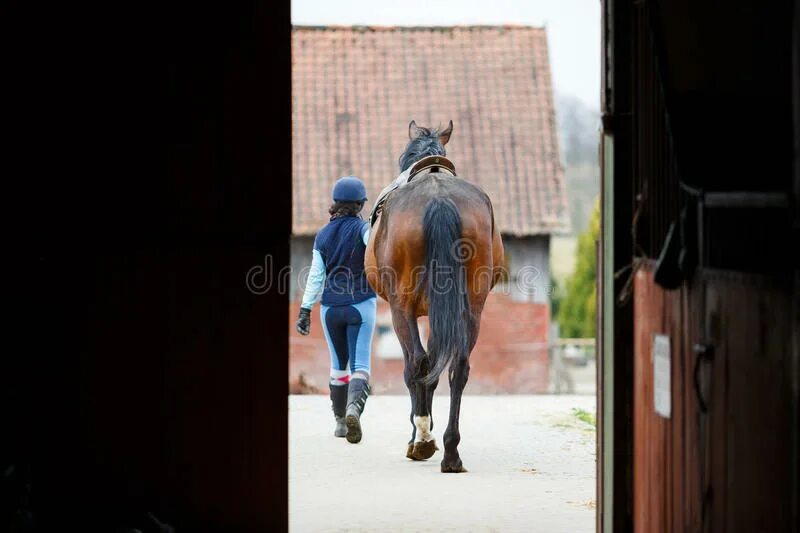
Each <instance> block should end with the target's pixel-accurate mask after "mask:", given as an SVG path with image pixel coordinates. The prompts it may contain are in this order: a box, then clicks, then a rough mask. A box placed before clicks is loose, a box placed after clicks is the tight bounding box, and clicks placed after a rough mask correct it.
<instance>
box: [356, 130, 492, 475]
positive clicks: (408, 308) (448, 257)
mask: <svg viewBox="0 0 800 533" xmlns="http://www.w3.org/2000/svg"><path fill="white" fill-rule="evenodd" d="M452 131H453V121H452V120H451V121H450V124H449V126H448V127H447V128H446V129H444V130H442V131H439V130H438V129H434V128H425V127H419V126H417V125H416V123H415V122H414V121H412V122H411V123H410V124H409V128H408V136H409V142H408V145H407V147H406V149H405V151H404V152H403V154H402V155H401V156H400V159H399V161H398V163H399V166H400V171H401V172H403V171H405V170H407V169H409V168H410V167H411V166H412V165H413V164H414V163H415V162H417V161H419V160H420V159H422V158H424V157H427V156H432V155H439V156H445V155H446V153H445V149H444V146H445V145H446V144H447V142H448V141H449V140H450V135H451V133H452ZM503 253H504V252H503V243H502V239H501V238H500V232H499V230H498V228H497V227H496V226H495V223H494V212H493V209H492V202H491V201H490V200H489V197H488V196H487V194H486V193H485V192H483V190H482V189H480V188H479V187H477V186H476V185H474V184H472V183H470V182H468V181H465V180H463V179H460V178H458V177H455V176H454V175H451V174H450V173H446V172H443V171H441V170H439V171H429V172H428V173H427V174H420V175H418V176H416V177H415V178H414V179H413V180H411V181H410V182H409V183H408V184H406V185H404V186H403V187H401V188H399V189H397V190H395V191H394V192H393V193H392V194H391V195H390V196H389V197H388V199H387V200H386V202H385V203H384V204H383V207H382V209H381V212H380V215H379V217H378V219H377V220H376V221H375V224H374V226H373V227H372V230H371V231H370V238H369V242H368V244H367V249H366V253H365V257H364V264H365V270H366V274H367V280H368V282H369V284H370V286H371V287H372V288H373V289H374V290H375V292H376V293H378V295H380V296H381V297H382V298H383V299H384V300H386V301H387V302H389V305H390V307H391V312H392V323H393V325H394V330H395V333H396V334H397V337H398V339H399V340H400V344H401V345H402V349H403V355H404V360H405V370H404V372H403V377H404V378H405V383H406V386H407V387H408V391H409V394H410V395H411V416H410V420H411V424H412V430H411V440H410V441H409V443H408V448H407V451H406V456H407V457H408V458H410V459H412V460H415V461H421V460H426V459H429V458H430V457H432V456H433V454H434V453H435V452H436V450H438V447H437V446H436V441H435V439H434V438H433V435H432V433H431V432H432V430H433V420H432V417H431V406H432V402H433V393H434V390H435V389H436V386H437V385H438V382H439V376H440V375H441V373H442V371H443V370H444V368H445V367H447V365H448V364H449V365H450V366H449V372H448V377H449V382H450V416H449V419H448V423H447V429H446V430H445V432H444V458H443V459H442V463H441V471H442V472H465V471H466V469H464V467H463V465H462V461H461V458H460V457H459V454H458V443H459V441H460V440H461V435H460V433H459V429H458V420H459V414H460V410H461V395H462V393H463V391H464V387H465V385H466V384H467V378H468V377H469V368H470V367H469V356H470V353H471V352H472V349H473V348H474V347H475V342H476V341H477V340H478V330H479V328H480V321H481V312H482V311H483V306H484V303H485V302H486V297H487V296H488V294H489V291H490V290H491V289H492V287H494V285H495V284H496V283H497V281H498V280H499V278H500V276H501V274H502V269H503ZM421 316H428V323H429V335H428V343H427V350H426V349H425V348H424V347H423V346H422V342H421V340H420V335H419V328H418V325H417V319H418V318H419V317H421Z"/></svg>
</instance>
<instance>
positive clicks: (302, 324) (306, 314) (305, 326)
mask: <svg viewBox="0 0 800 533" xmlns="http://www.w3.org/2000/svg"><path fill="white" fill-rule="evenodd" d="M297 331H298V333H300V335H308V334H309V333H310V332H311V309H306V308H305V307H301V308H300V314H299V315H298V316H297Z"/></svg>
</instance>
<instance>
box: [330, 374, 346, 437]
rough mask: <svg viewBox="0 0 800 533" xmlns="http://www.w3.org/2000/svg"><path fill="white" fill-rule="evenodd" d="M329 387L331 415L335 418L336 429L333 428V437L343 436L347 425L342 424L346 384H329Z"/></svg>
mask: <svg viewBox="0 0 800 533" xmlns="http://www.w3.org/2000/svg"><path fill="white" fill-rule="evenodd" d="M330 388H331V407H332V409H333V416H334V417H335V418H336V429H335V430H333V436H334V437H344V436H345V434H346V433H347V427H345V425H344V413H345V409H346V408H347V385H333V384H331V385H330Z"/></svg>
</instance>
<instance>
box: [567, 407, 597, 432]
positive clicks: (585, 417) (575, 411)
mask: <svg viewBox="0 0 800 533" xmlns="http://www.w3.org/2000/svg"><path fill="white" fill-rule="evenodd" d="M572 415H573V416H574V417H575V418H577V419H578V420H580V421H581V422H585V423H587V424H589V425H590V426H592V427H593V428H596V427H597V419H596V418H595V416H594V413H590V412H589V411H587V410H586V409H579V408H577V407H573V408H572Z"/></svg>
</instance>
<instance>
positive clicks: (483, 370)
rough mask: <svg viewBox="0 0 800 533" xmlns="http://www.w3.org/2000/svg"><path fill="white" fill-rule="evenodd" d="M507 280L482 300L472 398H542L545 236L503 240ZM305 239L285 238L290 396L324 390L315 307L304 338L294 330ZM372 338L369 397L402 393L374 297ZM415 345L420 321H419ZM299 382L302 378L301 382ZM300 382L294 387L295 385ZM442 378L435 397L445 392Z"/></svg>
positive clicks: (382, 308) (384, 314)
mask: <svg viewBox="0 0 800 533" xmlns="http://www.w3.org/2000/svg"><path fill="white" fill-rule="evenodd" d="M504 244H505V246H506V253H507V259H508V261H507V268H508V271H509V277H508V280H507V281H506V282H505V283H502V284H499V285H498V286H497V287H495V290H494V291H492V293H491V294H490V295H489V298H488V299H487V302H486V305H485V307H484V310H483V315H482V317H481V331H480V336H479V339H478V343H477V345H476V346H475V350H474V351H473V352H472V355H471V357H470V365H471V371H470V379H469V383H468V384H467V389H466V390H467V392H468V393H472V394H495V393H519V394H525V393H542V392H546V391H547V387H548V383H549V365H548V351H547V342H548V333H549V329H550V304H549V297H550V292H549V287H550V272H549V267H548V246H549V238H548V237H529V238H507V239H506V240H504ZM312 245H313V238H312V237H295V238H293V239H292V280H291V282H290V290H291V291H292V292H291V294H290V301H291V302H292V303H291V305H290V309H289V313H290V328H289V329H290V331H289V354H290V355H289V357H290V364H289V374H290V384H291V387H292V391H293V392H315V391H316V392H322V393H325V392H326V391H327V383H328V375H329V370H330V363H329V360H330V356H329V354H328V347H327V345H326V343H325V338H324V335H323V333H322V325H321V323H320V320H319V307H318V306H317V307H315V309H314V312H313V316H312V325H311V334H310V335H309V336H307V337H304V336H302V335H300V334H298V333H297V331H295V329H294V323H295V320H296V318H297V313H298V311H299V307H300V299H301V297H302V292H301V291H299V290H298V289H299V287H301V286H303V285H304V274H303V269H304V268H305V267H307V266H308V264H310V261H311V248H312ZM376 322H377V324H376V333H375V337H374V339H373V355H372V382H373V389H374V392H376V393H384V394H406V393H407V389H406V386H405V383H404V382H403V365H404V361H403V355H402V351H401V350H400V346H399V342H398V341H397V337H396V336H395V335H394V330H393V329H392V324H391V314H390V310H389V305H388V303H387V302H385V301H383V300H381V299H378V313H377V320H376ZM420 332H421V335H422V337H423V342H424V340H425V337H426V332H427V319H426V318H424V317H423V318H421V319H420ZM301 376H302V378H301ZM301 383H302V384H301ZM447 389H448V386H447V379H446V377H445V378H444V379H442V380H441V381H440V385H439V389H438V390H439V392H440V393H441V392H445V391H447Z"/></svg>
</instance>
